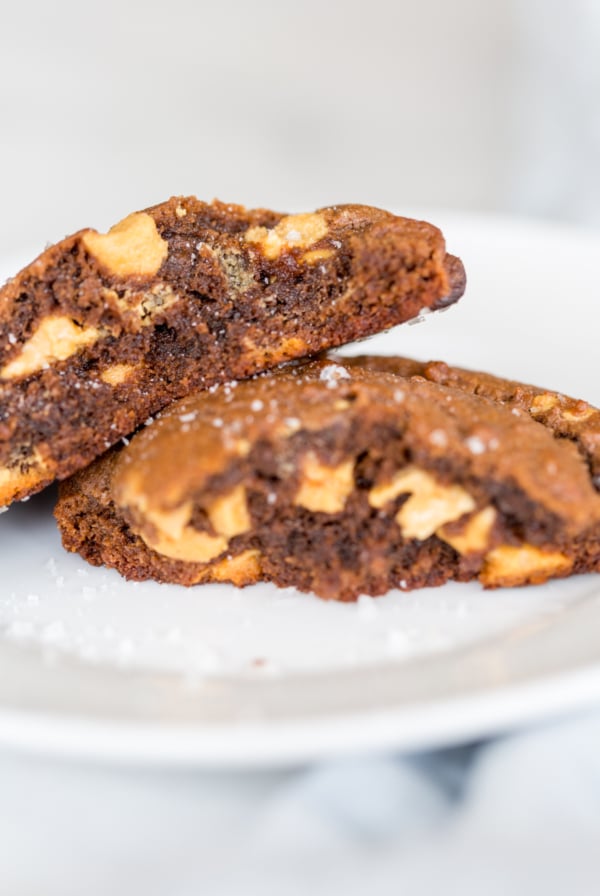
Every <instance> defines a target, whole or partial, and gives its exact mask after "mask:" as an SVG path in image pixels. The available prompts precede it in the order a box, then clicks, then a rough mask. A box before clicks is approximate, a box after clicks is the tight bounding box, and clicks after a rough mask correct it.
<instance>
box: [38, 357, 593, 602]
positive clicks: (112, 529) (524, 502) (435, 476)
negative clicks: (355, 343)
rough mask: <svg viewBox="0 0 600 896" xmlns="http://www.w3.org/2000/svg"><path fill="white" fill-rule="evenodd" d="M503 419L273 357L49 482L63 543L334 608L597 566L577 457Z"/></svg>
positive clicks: (98, 560)
mask: <svg viewBox="0 0 600 896" xmlns="http://www.w3.org/2000/svg"><path fill="white" fill-rule="evenodd" d="M513 410H514V409H511V408H510V407H505V406H503V405H502V404H500V403H497V402H495V401H492V400H490V399H488V398H485V397H483V396H481V395H477V394H468V393H467V392H466V391H464V390H463V389H456V388H453V387H448V386H444V385H441V384H438V383H435V382H428V381H427V380H425V379H424V378H423V377H420V376H419V377H410V376H409V377H401V376H398V375H396V374H393V373H387V372H385V371H378V370H374V369H369V367H368V366H358V365H357V364H356V362H353V363H351V364H345V363H341V362H337V363H336V362H333V361H330V360H321V361H318V362H313V363H311V364H308V365H288V366H287V367H285V368H283V369H282V370H280V371H279V372H277V373H275V374H272V375H265V376H261V377H257V378H255V379H253V380H249V381H245V382H240V383H232V384H229V385H226V386H221V387H220V388H217V389H215V390H210V391H209V392H207V393H203V394H197V395H194V396H193V397H188V398H187V399H184V400H183V401H180V402H177V403H176V404H174V405H172V406H171V407H170V408H168V409H167V410H166V411H165V412H164V413H163V414H162V415H161V416H160V419H158V420H156V421H155V422H154V423H153V424H152V425H151V426H149V427H148V428H146V429H144V430H142V431H140V432H139V433H138V434H137V435H136V436H135V437H134V438H133V440H132V441H131V443H130V444H129V446H128V447H126V448H124V449H122V450H120V451H113V452H112V453H109V454H108V455H107V456H106V457H105V458H104V459H102V460H101V461H99V462H97V463H96V464H94V465H93V466H92V467H91V468H90V469H89V470H86V471H83V472H81V473H79V474H77V475H76V476H75V477H73V478H72V479H71V480H70V481H68V482H66V483H64V484H63V486H62V488H61V494H60V499H59V502H58V505H57V509H56V516H57V519H58V522H59V526H60V528H61V531H62V537H63V543H64V545H65V547H66V548H67V549H68V550H71V551H79V552H80V553H81V554H82V555H83V556H84V557H85V558H86V559H87V560H89V561H90V562H91V563H94V564H102V563H104V564H106V565H108V566H113V567H116V568H117V569H118V570H119V571H120V572H121V573H122V574H123V575H125V576H127V577H128V578H131V579H145V578H153V579H156V580H158V581H162V582H177V583H181V584H185V585H192V584H195V583H198V582H210V581H213V582H214V581H228V582H233V583H235V584H237V585H245V584H250V583H253V582H257V581H259V580H268V581H272V582H275V583H276V584H278V585H281V586H294V587H296V588H299V589H301V590H305V591H314V592H316V593H317V594H319V595H320V596H322V597H325V598H336V599H340V600H353V599H355V598H356V597H357V596H358V595H359V594H361V593H367V594H373V595H376V594H382V593H384V592H386V591H388V590H389V589H390V588H398V587H399V588H404V589H410V588H417V587H423V586H428V585H439V584H441V583H443V582H445V581H447V580H448V579H456V580H459V581H467V580H470V579H479V581H480V582H482V583H483V585H485V586H487V587H495V586H500V585H521V584H526V583H538V582H543V581H545V580H547V579H549V578H551V577H556V576H566V575H569V574H570V573H573V572H578V571H583V570H588V569H592V568H595V565H596V564H597V558H598V532H599V531H600V528H599V524H600V496H599V495H598V494H597V493H596V491H595V489H594V487H593V485H592V482H591V479H590V475H589V471H588V468H587V466H586V463H585V462H584V460H583V459H582V457H581V455H580V454H579V452H578V450H577V447H576V446H575V445H574V444H572V443H571V442H569V441H568V440H565V439H559V438H555V437H554V435H553V433H552V432H551V430H549V429H548V428H546V427H544V426H542V425H540V424H539V423H538V422H536V421H535V420H532V419H531V417H530V416H529V415H528V414H525V413H518V414H515V413H513Z"/></svg>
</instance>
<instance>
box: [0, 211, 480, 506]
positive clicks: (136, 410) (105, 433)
mask: <svg viewBox="0 0 600 896" xmlns="http://www.w3.org/2000/svg"><path fill="white" fill-rule="evenodd" d="M464 284H465V278H464V271H463V268H462V265H461V263H460V261H459V260H458V259H456V258H453V257H451V256H448V255H447V254H446V249H445V245H444V239H443V237H442V234H441V233H440V231H439V230H438V229H437V228H436V227H433V226H432V225H430V224H426V223H422V222H418V221H412V220H409V219H406V218H399V217H396V216H394V215H392V214H390V213H388V212H384V211H380V210H378V209H374V208H368V207H365V206H358V205H347V206H334V207H332V208H324V209H320V210H319V211H317V212H314V213H311V214H299V215H281V214H277V213H275V212H271V211H265V210H261V209H259V210H246V209H244V208H242V207H241V206H237V205H226V204H224V203H221V202H213V203H210V204H207V203H204V202H200V201H199V200H197V199H194V198H187V199H184V198H180V199H171V200H169V201H168V202H165V203H163V204H161V205H157V206H154V207H153V208H149V209H147V210H146V211H143V212H137V213H134V214H132V215H130V216H129V217H127V218H126V219H125V220H124V221H121V222H120V223H119V224H117V225H116V226H115V227H113V228H112V229H111V230H110V231H109V232H108V233H106V234H100V233H97V232H96V231H94V230H82V231H80V232H79V233H76V234H75V235H74V236H71V237H68V238H67V239H65V240H63V241H62V242H60V243H58V244H57V245H55V246H52V247H51V248H49V249H48V250H46V251H45V252H44V253H43V254H42V255H41V256H40V257H39V258H38V259H37V260H36V261H34V262H33V263H32V264H31V265H29V266H28V267H27V268H25V269H24V270H23V271H21V273H20V274H18V275H17V276H16V277H15V278H14V279H13V280H11V281H9V282H8V283H7V284H6V285H5V286H4V287H3V288H2V290H0V506H1V505H5V504H8V503H10V502H11V501H13V500H15V499H17V498H22V497H24V496H26V495H28V494H30V493H32V492H34V491H37V490H39V489H40V488H42V487H43V486H44V485H46V484H47V483H49V482H51V481H52V480H53V479H55V478H63V477H65V476H67V475H69V474H71V473H73V472H74V471H75V470H77V469H80V468H81V467H83V466H85V465H86V464H87V463H89V462H90V461H91V460H92V459H93V458H94V457H96V456H98V455H99V454H101V453H102V452H104V451H105V450H106V448H107V447H108V446H110V445H112V444H113V443H114V442H116V441H117V440H118V439H119V438H120V437H121V436H124V435H127V434H129V433H130V432H132V431H133V430H134V429H135V428H136V427H137V426H139V425H140V424H141V423H142V422H143V421H144V420H145V419H146V418H147V417H148V416H149V415H151V414H154V413H155V412H156V411H158V410H159V409H160V408H162V407H164V406H165V405H167V404H168V403H169V402H171V401H173V400H174V399H176V398H179V397H181V396H183V395H186V394H188V393H189V392H190V391H192V390H194V389H199V388H206V387H208V386H211V385H213V384H215V383H221V382H225V381H227V380H230V379H232V378H240V377H245V376H249V375H251V374H254V373H256V372H257V371H262V370H265V369H268V368H270V367H273V366H274V365H276V364H278V363H280V362H281V361H285V360H288V359H292V358H298V357H303V356H306V355H311V354H314V353H316V352H318V351H320V350H322V349H324V348H327V347H332V346H337V345H341V344H343V343H345V342H348V341H351V340H354V339H357V338H360V337H363V336H367V335H369V334H371V333H375V332H377V331H379V330H382V329H385V328H387V327H391V326H393V325H394V324H398V323H402V322H403V321H406V320H408V319H410V318H413V317H414V316H415V315H417V314H418V313H419V311H420V310H421V309H422V308H439V307H441V306H443V305H446V304H448V303H451V302H454V301H455V300H456V299H458V297H459V296H460V295H461V294H462V292H463V289H464Z"/></svg>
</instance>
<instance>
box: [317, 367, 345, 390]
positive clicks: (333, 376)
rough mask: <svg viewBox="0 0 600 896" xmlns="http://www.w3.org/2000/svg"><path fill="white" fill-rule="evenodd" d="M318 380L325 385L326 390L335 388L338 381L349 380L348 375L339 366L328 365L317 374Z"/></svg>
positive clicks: (343, 368)
mask: <svg viewBox="0 0 600 896" xmlns="http://www.w3.org/2000/svg"><path fill="white" fill-rule="evenodd" d="M319 379H320V380H321V381H322V382H324V383H326V384H327V388H328V389H335V388H337V384H338V381H339V380H349V379H350V374H349V373H348V371H347V370H346V368H345V367H342V366H341V365H340V364H329V365H328V366H327V367H324V368H323V370H322V371H321V373H320V374H319Z"/></svg>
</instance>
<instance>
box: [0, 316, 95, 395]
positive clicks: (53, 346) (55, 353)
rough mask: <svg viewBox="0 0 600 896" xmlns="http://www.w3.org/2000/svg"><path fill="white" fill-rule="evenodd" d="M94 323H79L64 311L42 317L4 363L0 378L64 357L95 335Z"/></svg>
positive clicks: (25, 373)
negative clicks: (91, 324) (18, 349)
mask: <svg viewBox="0 0 600 896" xmlns="http://www.w3.org/2000/svg"><path fill="white" fill-rule="evenodd" d="M99 336H100V333H99V331H98V330H97V329H96V327H79V326H77V324H76V323H74V321H73V320H72V319H71V318H70V317H66V316H64V315H53V316H51V317H46V318H45V319H44V320H42V322H41V323H40V325H39V327H38V328H37V330H36V331H35V333H34V334H33V336H32V337H31V338H30V339H29V340H28V341H27V342H26V343H25V344H24V345H23V347H22V349H21V351H20V352H19V354H18V355H17V356H16V358H13V359H12V361H9V362H8V364H5V365H4V367H3V368H2V370H1V371H0V379H3V380H9V379H17V378H18V377H22V376H29V374H31V373H37V371H38V370H43V368H44V367H46V366H47V365H48V364H50V363H52V362H53V361H64V360H66V359H67V358H70V357H71V355H74V354H75V353H76V352H78V351H79V350H80V349H82V348H85V347H86V346H87V345H92V344H93V343H94V342H96V340H97V339H98V338H99Z"/></svg>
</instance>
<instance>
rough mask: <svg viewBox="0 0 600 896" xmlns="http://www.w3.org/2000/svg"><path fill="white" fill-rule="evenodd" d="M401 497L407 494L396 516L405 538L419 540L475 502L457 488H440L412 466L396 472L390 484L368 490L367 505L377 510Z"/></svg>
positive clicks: (450, 486)
mask: <svg viewBox="0 0 600 896" xmlns="http://www.w3.org/2000/svg"><path fill="white" fill-rule="evenodd" d="M402 494H408V495H410V497H409V498H408V500H407V501H406V502H405V503H404V504H403V505H402V507H401V508H400V510H399V511H398V513H397V514H396V522H397V523H398V525H399V526H400V529H401V530H402V534H403V535H404V536H405V538H418V539H419V540H420V541H423V540H424V539H426V538H429V537H430V536H431V535H433V534H434V533H435V532H436V530H437V529H438V528H439V527H440V526H443V525H444V523H450V522H452V520H457V519H459V517H461V516H463V514H465V513H470V512H471V511H472V510H474V509H475V501H474V500H473V498H472V497H471V495H470V494H469V493H468V492H466V491H465V490H464V489H463V488H461V486H459V485H442V484H441V483H440V482H438V481H437V480H436V479H435V477H434V476H432V475H431V473H428V472H427V471H426V470H420V469H419V468H418V467H413V466H409V467H406V468H405V469H403V470H399V471H398V472H397V473H396V474H395V476H394V477H393V478H392V479H391V480H390V482H388V483H383V484H381V485H377V486H375V487H374V488H372V489H371V491H370V492H369V503H370V504H371V507H377V508H381V507H384V506H385V505H386V504H387V503H388V502H389V501H392V500H393V499H394V498H397V497H398V495H402Z"/></svg>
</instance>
